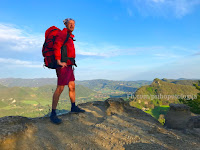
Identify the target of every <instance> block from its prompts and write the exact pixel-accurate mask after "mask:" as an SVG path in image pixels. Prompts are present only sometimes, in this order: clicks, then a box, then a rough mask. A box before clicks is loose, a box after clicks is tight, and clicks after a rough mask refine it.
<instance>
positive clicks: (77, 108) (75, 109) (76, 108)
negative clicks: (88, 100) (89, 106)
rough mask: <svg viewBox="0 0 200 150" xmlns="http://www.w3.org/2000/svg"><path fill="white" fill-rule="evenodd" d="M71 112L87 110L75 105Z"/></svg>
mask: <svg viewBox="0 0 200 150" xmlns="http://www.w3.org/2000/svg"><path fill="white" fill-rule="evenodd" d="M71 112H72V113H84V112H85V110H83V109H81V108H79V107H78V106H74V107H71Z"/></svg>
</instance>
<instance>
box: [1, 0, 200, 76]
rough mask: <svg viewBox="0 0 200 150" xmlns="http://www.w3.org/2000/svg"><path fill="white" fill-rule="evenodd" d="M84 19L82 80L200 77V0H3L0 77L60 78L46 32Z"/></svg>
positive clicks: (79, 30) (78, 72) (80, 25)
mask: <svg viewBox="0 0 200 150" xmlns="http://www.w3.org/2000/svg"><path fill="white" fill-rule="evenodd" d="M68 17H71V18H73V19H74V20H75V21H76V26H75V30H74V32H73V34H74V35H75V39H76V42H75V48H76V56H77V57H76V61H77V65H78V67H77V68H76V69H75V76H76V80H90V79H110V80H153V79H154V78H170V79H178V78H190V79H200V69H199V64H200V0H96V1H94V0H84V1H81V0H73V1H66V0H63V1H62V0H57V1H53V0H48V1H47V0H42V1H41V0H28V1H27V0H6V1H4V0H1V5H0V51H1V52H0V63H1V68H0V72H1V73H0V78H9V77H14V78H52V77H53V78H54V77H56V73H55V70H50V69H47V68H46V69H44V68H43V57H42V53H41V49H42V44H43V42H44V33H45V30H46V29H47V28H49V27H50V26H53V25H55V26H57V27H59V28H60V29H63V28H64V25H63V22H62V21H63V20H64V19H65V18H68Z"/></svg>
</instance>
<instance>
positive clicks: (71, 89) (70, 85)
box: [68, 81, 76, 103]
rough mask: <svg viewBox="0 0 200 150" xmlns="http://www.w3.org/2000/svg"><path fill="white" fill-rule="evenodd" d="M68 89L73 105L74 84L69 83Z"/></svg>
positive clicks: (74, 96) (74, 97) (74, 95)
mask: <svg viewBox="0 0 200 150" xmlns="http://www.w3.org/2000/svg"><path fill="white" fill-rule="evenodd" d="M68 87H69V97H70V100H71V103H75V99H76V92H75V82H74V81H70V82H69V84H68Z"/></svg>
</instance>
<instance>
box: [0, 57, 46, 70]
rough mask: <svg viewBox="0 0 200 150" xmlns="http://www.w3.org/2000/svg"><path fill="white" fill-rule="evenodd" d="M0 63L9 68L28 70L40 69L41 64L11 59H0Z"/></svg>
mask: <svg viewBox="0 0 200 150" xmlns="http://www.w3.org/2000/svg"><path fill="white" fill-rule="evenodd" d="M0 63H1V64H3V66H4V65H6V66H9V67H28V68H42V66H43V64H42V63H41V62H33V61H23V60H18V59H12V58H0Z"/></svg>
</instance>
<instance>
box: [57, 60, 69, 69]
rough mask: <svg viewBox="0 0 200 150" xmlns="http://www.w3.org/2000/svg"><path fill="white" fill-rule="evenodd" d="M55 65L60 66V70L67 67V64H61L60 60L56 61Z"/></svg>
mask: <svg viewBox="0 0 200 150" xmlns="http://www.w3.org/2000/svg"><path fill="white" fill-rule="evenodd" d="M57 64H58V65H60V66H62V68H64V67H67V63H65V62H61V61H60V60H57Z"/></svg>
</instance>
